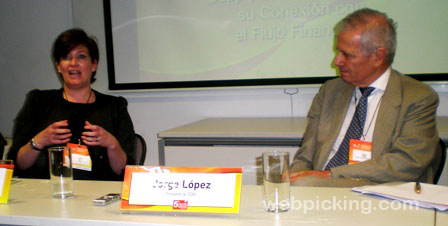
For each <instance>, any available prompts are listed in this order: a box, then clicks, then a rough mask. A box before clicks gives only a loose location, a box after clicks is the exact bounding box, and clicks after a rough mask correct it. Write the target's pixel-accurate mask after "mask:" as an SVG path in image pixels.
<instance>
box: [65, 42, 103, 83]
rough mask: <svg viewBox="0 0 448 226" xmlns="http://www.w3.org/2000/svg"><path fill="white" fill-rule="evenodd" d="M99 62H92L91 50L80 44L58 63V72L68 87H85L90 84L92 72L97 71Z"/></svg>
mask: <svg viewBox="0 0 448 226" xmlns="http://www.w3.org/2000/svg"><path fill="white" fill-rule="evenodd" d="M97 66H98V62H96V61H95V62H92V59H91V58H90V54H89V50H88V49H87V47H85V46H84V45H78V46H76V47H75V48H73V49H72V51H70V53H68V54H67V56H65V57H62V58H61V59H60V60H59V62H57V63H56V67H57V69H58V72H59V73H61V74H62V79H63V80H64V86H66V87H68V88H84V87H86V86H90V78H91V77H92V72H94V71H96V68H97Z"/></svg>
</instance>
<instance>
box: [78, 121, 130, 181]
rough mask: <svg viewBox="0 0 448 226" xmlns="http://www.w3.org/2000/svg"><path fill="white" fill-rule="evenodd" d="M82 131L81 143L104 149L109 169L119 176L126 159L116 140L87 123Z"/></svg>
mask: <svg viewBox="0 0 448 226" xmlns="http://www.w3.org/2000/svg"><path fill="white" fill-rule="evenodd" d="M84 129H85V131H84V132H82V136H81V139H82V141H83V142H84V143H85V144H87V145H89V146H102V147H106V148H107V156H108V157H109V163H110V167H111V168H112V170H113V171H114V172H115V173H116V174H117V175H120V174H121V172H122V170H123V169H124V167H125V166H126V161H127V157H126V154H125V153H124V151H123V149H122V148H121V145H120V143H119V142H118V140H117V139H116V138H115V137H114V135H112V134H110V133H109V132H107V131H106V130H105V129H103V128H102V127H101V126H97V125H92V124H91V123H90V122H88V121H86V124H85V126H84Z"/></svg>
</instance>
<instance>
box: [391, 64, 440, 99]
mask: <svg viewBox="0 0 448 226" xmlns="http://www.w3.org/2000/svg"><path fill="white" fill-rule="evenodd" d="M391 76H396V77H397V78H398V79H399V81H400V84H401V86H402V90H403V93H409V94H414V95H415V94H418V95H422V94H427V95H436V96H437V92H436V91H435V90H434V89H433V88H432V87H431V86H429V85H428V84H426V83H424V82H422V81H419V80H417V79H414V78H412V77H410V76H408V75H404V74H402V73H400V72H398V71H395V70H393V71H392V74H391Z"/></svg>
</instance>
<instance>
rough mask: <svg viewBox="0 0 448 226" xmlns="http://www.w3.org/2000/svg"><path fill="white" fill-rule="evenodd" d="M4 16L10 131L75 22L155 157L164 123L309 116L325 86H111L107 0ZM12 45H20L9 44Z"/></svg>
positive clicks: (2, 114) (29, 6)
mask: <svg viewBox="0 0 448 226" xmlns="http://www.w3.org/2000/svg"><path fill="white" fill-rule="evenodd" d="M4 6H6V7H7V8H5V7H4ZM72 15H73V18H72ZM5 19H6V20H7V21H6V22H5ZM0 23H1V30H0V32H1V34H2V35H1V36H0V45H1V46H2V49H1V50H0V51H1V55H0V72H1V74H0V76H1V81H2V82H1V84H0V88H1V89H0V107H1V111H0V130H1V131H2V132H3V133H4V134H6V135H7V136H10V135H11V130H12V124H13V122H12V120H13V119H14V117H15V115H16V114H17V112H18V110H19V109H20V107H21V106H22V104H23V100H24V98H25V93H26V92H27V91H28V90H30V89H32V88H36V87H38V88H40V89H47V88H59V87H60V85H59V84H58V82H57V79H56V73H55V72H54V70H53V68H52V64H51V61H50V48H51V44H52V42H53V40H54V38H55V37H56V36H57V35H58V34H59V33H60V32H62V31H63V30H65V29H67V28H69V27H71V26H72V25H73V26H75V27H81V28H83V29H85V30H86V31H87V32H88V33H89V34H92V35H94V36H96V37H97V39H98V42H99V45H100V51H101V52H100V64H99V69H98V73H97V78H98V80H97V81H96V82H95V83H94V88H95V89H97V90H98V91H100V92H105V93H109V94H112V95H121V96H124V97H126V98H127V100H128V102H129V112H130V114H131V117H132V119H133V121H134V126H135V130H136V132H138V133H140V134H142V135H143V136H144V138H145V139H146V141H147V143H149V145H148V148H149V152H148V155H147V158H146V162H145V163H146V164H147V165H157V164H158V152H157V133H158V132H159V131H163V130H166V129H171V128H174V127H177V126H180V125H183V124H187V123H190V122H193V121H197V120H200V119H203V118H208V117H290V116H291V115H293V116H295V117H304V116H306V113H307V111H308V108H309V106H310V104H311V101H312V98H313V96H314V95H315V94H316V92H317V90H318V87H317V86H308V87H304V86H301V87H298V89H299V93H298V94H296V95H294V96H293V98H292V99H293V102H292V103H293V108H291V101H290V96H289V95H286V94H284V93H283V91H284V88H283V87H270V88H245V89H244V88H241V89H235V88H233V89H202V90H176V91H148V92H146V91H140V92H109V91H108V90H107V62H106V53H105V40H104V24H103V10H102V1H101V0H75V1H73V2H72V1H70V0H65V1H60V0H45V1H44V0H40V1H27V0H18V1H17V0H16V1H5V0H0ZM5 36H6V37H5ZM10 45H14V46H13V47H8V48H7V49H6V50H5V49H3V48H4V46H10ZM329 51H330V50H329ZM433 87H434V88H435V89H436V90H437V91H438V92H439V95H440V98H441V105H440V107H439V111H438V114H439V115H443V116H447V115H448V104H447V103H448V86H447V85H433Z"/></svg>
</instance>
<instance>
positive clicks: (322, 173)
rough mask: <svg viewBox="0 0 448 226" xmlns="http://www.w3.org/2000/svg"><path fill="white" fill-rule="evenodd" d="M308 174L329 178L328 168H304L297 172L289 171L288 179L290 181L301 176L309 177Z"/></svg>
mask: <svg viewBox="0 0 448 226" xmlns="http://www.w3.org/2000/svg"><path fill="white" fill-rule="evenodd" d="M310 176H314V177H325V178H329V177H330V170H304V171H300V172H297V173H291V174H290V175H289V180H290V183H292V182H294V181H296V180H299V179H300V178H302V177H310Z"/></svg>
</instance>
